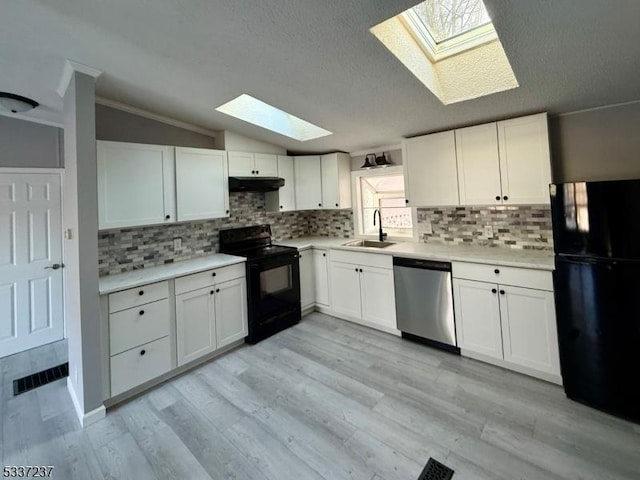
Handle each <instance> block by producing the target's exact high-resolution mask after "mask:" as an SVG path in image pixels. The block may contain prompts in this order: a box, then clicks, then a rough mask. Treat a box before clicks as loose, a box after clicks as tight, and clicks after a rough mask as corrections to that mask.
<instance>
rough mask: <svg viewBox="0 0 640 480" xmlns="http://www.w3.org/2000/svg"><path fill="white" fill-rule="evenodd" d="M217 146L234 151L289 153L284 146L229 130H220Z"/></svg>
mask: <svg viewBox="0 0 640 480" xmlns="http://www.w3.org/2000/svg"><path fill="white" fill-rule="evenodd" d="M216 148H219V149H221V150H228V151H232V152H252V153H275V154H277V155H286V154H287V149H286V148H284V147H280V146H278V145H273V144H271V143H266V142H262V141H260V140H254V139H252V138H248V137H244V136H242V135H239V134H237V133H233V132H230V131H229V130H225V131H223V132H220V135H219V136H217V137H216Z"/></svg>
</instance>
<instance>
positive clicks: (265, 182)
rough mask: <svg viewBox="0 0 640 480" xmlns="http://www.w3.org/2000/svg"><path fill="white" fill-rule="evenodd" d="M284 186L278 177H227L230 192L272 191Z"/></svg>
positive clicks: (281, 179) (282, 179) (282, 180)
mask: <svg viewBox="0 0 640 480" xmlns="http://www.w3.org/2000/svg"><path fill="white" fill-rule="evenodd" d="M280 187H284V178H280V177H229V191H230V192H274V191H276V190H278V189H279V188H280Z"/></svg>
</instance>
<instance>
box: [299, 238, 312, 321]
mask: <svg viewBox="0 0 640 480" xmlns="http://www.w3.org/2000/svg"><path fill="white" fill-rule="evenodd" d="M314 280H315V279H314V273H313V250H311V249H308V250H303V251H302V252H300V306H301V308H302V310H304V309H306V308H309V307H311V306H313V304H314V303H315V300H316V298H315V281H314Z"/></svg>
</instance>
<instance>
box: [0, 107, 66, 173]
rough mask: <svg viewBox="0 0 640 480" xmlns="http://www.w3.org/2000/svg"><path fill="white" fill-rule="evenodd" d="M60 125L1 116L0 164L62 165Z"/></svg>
mask: <svg viewBox="0 0 640 480" xmlns="http://www.w3.org/2000/svg"><path fill="white" fill-rule="evenodd" d="M62 136H63V135H62V129H61V128H57V127H50V126H48V125H41V124H38V123H33V122H27V121H25V120H19V119H17V118H10V117H4V116H0V145H1V146H2V148H0V167H19V168H32V167H38V168H56V167H62V166H63V160H62V141H63V140H62Z"/></svg>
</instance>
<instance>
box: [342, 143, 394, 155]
mask: <svg viewBox="0 0 640 480" xmlns="http://www.w3.org/2000/svg"><path fill="white" fill-rule="evenodd" d="M401 149H402V145H401V144H399V143H396V144H395V145H382V146H381V147H374V148H367V149H366V150H358V151H356V152H349V155H350V156H352V157H360V156H362V155H367V154H369V153H374V152H390V151H392V150H401Z"/></svg>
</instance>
